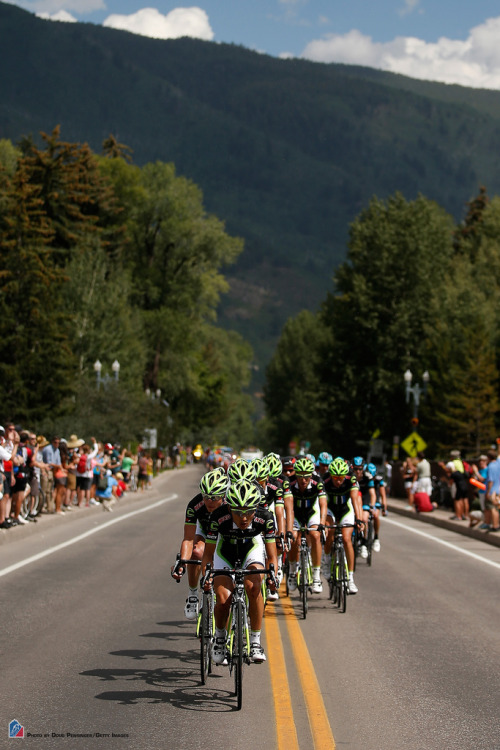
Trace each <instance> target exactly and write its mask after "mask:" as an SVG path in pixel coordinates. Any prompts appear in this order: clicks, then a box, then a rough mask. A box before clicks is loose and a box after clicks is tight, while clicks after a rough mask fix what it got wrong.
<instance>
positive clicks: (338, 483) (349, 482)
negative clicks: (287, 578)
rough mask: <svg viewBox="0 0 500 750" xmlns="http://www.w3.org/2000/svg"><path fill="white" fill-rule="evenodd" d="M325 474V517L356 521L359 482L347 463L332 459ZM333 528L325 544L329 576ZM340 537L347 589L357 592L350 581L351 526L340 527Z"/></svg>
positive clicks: (357, 518) (359, 513) (351, 565)
mask: <svg viewBox="0 0 500 750" xmlns="http://www.w3.org/2000/svg"><path fill="white" fill-rule="evenodd" d="M328 472H329V476H328V478H327V479H326V480H325V492H326V495H327V497H328V516H329V517H330V518H331V519H332V520H333V521H334V522H335V523H337V524H340V525H343V524H354V523H357V522H359V521H360V519H361V515H362V507H361V502H360V499H359V492H358V490H359V485H358V482H357V480H356V477H355V476H354V475H353V474H351V473H350V470H349V464H348V463H347V461H344V459H343V458H340V457H339V458H334V459H333V461H332V462H331V464H330V466H329V467H328ZM333 537H334V534H333V529H329V531H328V535H327V538H326V543H325V569H324V572H326V571H328V575H330V564H331V551H332V544H333ZM342 539H343V541H344V549H345V554H346V558H347V567H348V569H349V582H348V591H349V593H350V594H357V593H358V587H357V586H356V584H355V583H354V547H353V546H352V529H351V528H349V527H347V528H345V529H342Z"/></svg>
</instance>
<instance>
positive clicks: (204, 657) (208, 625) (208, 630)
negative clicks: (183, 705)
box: [200, 594, 212, 685]
mask: <svg viewBox="0 0 500 750" xmlns="http://www.w3.org/2000/svg"><path fill="white" fill-rule="evenodd" d="M200 670H201V684H202V685H204V684H205V683H206V681H207V675H209V674H210V672H211V671H212V607H211V600H210V596H209V595H207V594H203V605H202V609H201V623H200Z"/></svg>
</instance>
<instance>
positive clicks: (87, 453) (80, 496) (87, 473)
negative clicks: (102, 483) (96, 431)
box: [76, 438, 99, 508]
mask: <svg viewBox="0 0 500 750" xmlns="http://www.w3.org/2000/svg"><path fill="white" fill-rule="evenodd" d="M91 440H92V442H93V448H91V447H90V445H88V444H87V443H84V444H83V445H82V449H81V453H80V458H79V459H78V465H77V467H76V496H77V501H78V507H79V508H82V507H83V506H84V505H85V507H86V508H88V507H89V506H90V489H91V486H92V474H93V470H92V459H93V458H94V457H95V456H97V453H98V452H99V446H98V445H97V443H96V439H95V438H91Z"/></svg>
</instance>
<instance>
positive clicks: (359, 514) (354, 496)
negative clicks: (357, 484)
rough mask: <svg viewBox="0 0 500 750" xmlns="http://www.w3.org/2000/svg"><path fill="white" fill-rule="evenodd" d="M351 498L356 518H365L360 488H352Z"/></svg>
mask: <svg viewBox="0 0 500 750" xmlns="http://www.w3.org/2000/svg"><path fill="white" fill-rule="evenodd" d="M351 500H352V505H353V508H354V515H355V517H356V520H361V519H362V518H363V503H362V501H361V497H360V492H359V490H358V489H356V488H354V487H353V489H352V490H351Z"/></svg>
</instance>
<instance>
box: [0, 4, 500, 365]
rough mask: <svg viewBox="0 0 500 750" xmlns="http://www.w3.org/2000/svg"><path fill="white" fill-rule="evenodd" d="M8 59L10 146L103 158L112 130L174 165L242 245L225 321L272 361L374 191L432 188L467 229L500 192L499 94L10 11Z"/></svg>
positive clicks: (5, 26) (141, 156) (410, 193)
mask: <svg viewBox="0 0 500 750" xmlns="http://www.w3.org/2000/svg"><path fill="white" fill-rule="evenodd" d="M0 48H1V49H2V54H3V59H4V60H5V61H8V71H9V72H8V74H7V75H5V74H4V76H2V80H1V83H0V137H4V138H10V139H12V140H13V141H17V140H18V139H19V138H20V136H21V135H23V134H30V133H31V134H33V135H35V136H36V135H37V134H38V132H39V131H41V130H43V131H51V130H52V128H53V127H54V126H55V125H56V124H60V125H61V134H62V137H63V138H64V139H66V140H75V141H87V142H88V143H89V144H90V145H91V147H92V148H93V149H95V150H96V151H99V150H100V147H101V143H102V141H103V140H104V138H106V137H107V136H108V135H109V133H113V134H114V135H116V137H117V138H118V140H119V141H120V142H122V143H126V144H128V145H129V146H130V147H131V148H132V149H133V151H134V159H135V161H136V162H137V163H138V164H143V163H145V162H147V161H152V160H157V159H159V160H162V161H173V162H175V164H176V166H177V171H178V173H179V174H183V175H185V176H187V177H190V178H192V179H193V180H194V181H195V182H197V183H198V184H199V185H200V186H201V188H202V189H203V191H204V196H205V204H206V206H207V209H208V210H209V211H213V212H215V213H216V214H217V215H218V216H220V217H221V218H222V219H224V220H225V221H226V225H227V228H228V230H229V231H230V232H231V233H233V234H236V235H239V236H242V237H244V238H245V242H246V249H245V252H244V253H243V255H242V256H241V258H240V260H239V262H238V264H237V266H235V267H231V268H229V269H228V276H229V279H230V282H231V293H230V294H229V295H228V296H227V298H226V300H225V301H224V303H223V304H222V306H221V310H220V322H221V324H223V325H224V326H227V327H234V328H236V329H237V330H239V331H240V332H241V333H243V335H245V336H246V337H247V338H248V339H249V340H250V341H251V343H252V344H253V346H254V347H255V349H256V356H257V361H258V362H259V363H260V364H261V365H262V364H264V363H265V362H266V361H267V360H268V358H269V356H270V354H271V352H272V349H273V346H274V344H275V341H276V339H277V337H278V335H279V333H280V330H281V327H282V325H283V322H284V321H285V319H286V318H287V317H288V316H289V315H291V314H294V313H295V312H297V311H298V310H299V309H301V308H303V307H309V308H315V307H316V306H317V305H318V304H319V303H320V302H321V300H322V299H323V297H324V295H325V293H326V291H327V289H329V288H330V286H331V276H332V272H333V270H334V268H335V266H336V264H338V262H340V261H341V260H342V259H343V258H344V257H345V249H346V239H347V234H348V225H349V222H350V221H351V220H352V219H353V218H354V217H355V216H356V215H357V214H358V213H359V211H360V210H361V209H362V208H364V207H365V206H366V204H367V202H368V200H369V199H370V198H371V196H372V195H374V194H376V195H378V196H379V197H381V198H383V197H385V196H387V195H389V194H391V193H393V192H394V191H396V190H400V191H401V192H402V193H403V194H404V195H405V196H406V197H407V198H409V199H411V198H413V197H415V196H416V195H417V194H418V193H419V192H420V193H423V194H424V195H426V196H427V197H429V198H433V199H435V200H436V201H438V202H439V203H440V204H441V205H442V206H443V207H444V208H446V209H447V210H448V211H449V212H450V213H452V214H453V215H454V216H455V217H456V218H457V219H458V218H460V217H461V216H462V213H463V207H464V203H465V202H466V201H467V200H468V199H470V198H471V197H472V196H473V195H475V194H476V192H477V189H478V186H479V185H480V184H485V185H486V186H487V189H488V192H489V193H490V194H493V193H496V192H499V191H500V169H499V166H500V153H499V151H498V148H497V144H498V142H499V139H500V94H497V93H496V92H478V91H473V90H472V89H465V88H461V87H459V86H446V85H441V84H434V83H428V82H422V81H413V80H411V79H407V78H404V77H402V76H395V75H391V74H388V73H383V72H380V71H373V70H368V69H364V68H358V67H355V66H343V65H321V64H316V63H311V62H306V61H300V60H278V59H274V58H271V57H268V56H266V55H260V54H257V53H254V52H251V51H249V50H246V49H243V48H240V47H237V46H233V45H223V44H214V43H209V42H202V41H198V40H192V39H181V40H172V41H162V40H154V39H148V38H145V37H140V36H136V35H133V34H129V33H127V32H121V31H116V30H113V29H105V28H102V27H99V26H94V25H91V24H81V23H78V24H64V23H54V22H47V21H43V20H40V19H38V18H36V17H35V16H33V15H32V14H29V13H27V12H25V11H23V10H20V9H19V8H17V7H15V6H13V5H7V4H2V3H0Z"/></svg>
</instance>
